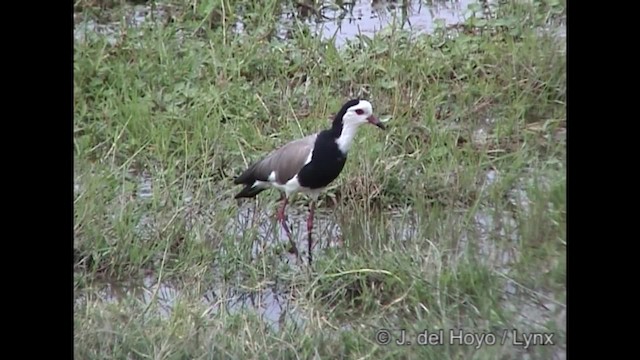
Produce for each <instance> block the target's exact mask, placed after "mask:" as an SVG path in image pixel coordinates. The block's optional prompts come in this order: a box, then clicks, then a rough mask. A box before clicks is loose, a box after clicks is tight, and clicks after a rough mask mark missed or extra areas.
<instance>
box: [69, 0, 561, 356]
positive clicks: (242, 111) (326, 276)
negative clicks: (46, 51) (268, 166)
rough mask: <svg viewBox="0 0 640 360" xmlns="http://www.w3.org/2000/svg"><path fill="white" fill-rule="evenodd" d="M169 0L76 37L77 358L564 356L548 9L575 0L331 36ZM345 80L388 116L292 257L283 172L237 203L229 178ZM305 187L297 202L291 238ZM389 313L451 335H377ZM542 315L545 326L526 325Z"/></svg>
mask: <svg viewBox="0 0 640 360" xmlns="http://www.w3.org/2000/svg"><path fill="white" fill-rule="evenodd" d="M221 4H224V7H223V6H222V5H221ZM310 4H312V3H310ZM169 5H170V6H169ZM169 5H167V3H164V4H160V3H158V4H154V5H153V6H154V7H156V8H158V9H163V10H164V11H165V15H163V16H158V18H157V19H156V21H148V22H145V23H144V24H143V25H142V26H140V27H128V26H127V27H125V26H120V27H119V29H118V31H119V32H118V33H116V35H113V36H111V37H109V36H87V37H86V40H85V41H83V42H80V41H77V42H76V45H75V72H74V84H75V90H74V101H75V117H74V137H75V149H74V152H75V185H76V192H75V201H74V205H75V246H74V247H75V250H76V261H77V263H76V271H75V291H76V304H75V316H74V317H75V355H76V356H77V357H79V358H83V359H98V358H134V359H144V358H155V359H209V358H216V359H217V358H238V359H245V358H251V359H253V358H327V359H333V358H354V359H361V358H372V359H378V358H408V359H414V358H415V359H425V358H426V359H442V358H455V359H466V358H473V359H496V358H498V359H517V358H525V357H528V358H534V359H549V358H563V357H564V352H565V340H564V338H565V331H566V325H565V315H564V313H565V310H566V306H565V305H564V304H565V303H566V285H565V278H566V195H565V189H566V187H565V182H566V176H565V165H566V158H565V151H566V148H565V144H564V140H563V134H564V131H565V130H564V129H565V124H566V110H565V94H566V75H565V65H566V62H565V61H566V60H565V55H564V50H563V47H562V44H560V43H559V42H558V40H557V38H555V37H553V36H551V35H549V34H545V33H541V31H540V30H539V28H540V27H542V26H544V25H545V23H546V22H548V21H550V19H552V18H555V17H556V16H557V15H558V14H559V15H560V16H562V15H563V12H564V3H563V2H558V1H555V2H554V1H543V2H513V3H509V4H506V5H502V6H501V7H499V8H497V9H493V11H492V18H490V19H474V20H470V21H468V22H466V23H465V24H462V25H459V26H456V27H450V28H448V29H444V28H440V29H438V30H436V31H435V32H434V33H432V34H431V35H430V36H426V35H420V34H415V33H414V34H409V33H406V32H403V31H399V30H395V31H385V32H382V33H379V34H377V35H376V36H375V37H374V38H373V39H366V38H361V39H360V38H356V39H352V41H351V42H350V43H348V44H346V45H345V46H344V47H340V48H337V47H336V46H335V45H334V44H333V43H332V42H331V41H323V40H320V39H317V38H314V37H313V36H311V35H310V32H309V31H306V30H304V27H297V26H296V27H293V28H291V31H290V36H289V38H288V39H286V40H280V39H278V38H277V37H275V36H274V34H275V33H277V30H278V21H277V16H278V14H279V12H280V11H281V9H282V7H281V5H287V3H282V2H280V1H275V0H271V1H265V2H244V3H243V2H242V1H241V0H238V1H220V2H218V1H215V2H206V1H205V2H195V1H193V2H184V3H178V2H175V3H172V4H169ZM314 6H316V7H319V6H320V5H319V4H315V5H314ZM76 9H77V11H78V12H79V13H78V14H81V15H80V16H79V18H95V19H98V20H99V21H102V22H104V21H108V20H114V19H119V18H121V16H122V15H123V14H130V11H131V10H130V7H129V6H128V5H126V4H125V5H123V4H122V3H121V2H115V1H114V2H91V1H83V0H80V1H78V2H77V3H76ZM167 9H168V10H167ZM167 14H169V15H167ZM238 15H242V16H243V18H244V19H245V22H246V23H245V33H243V34H236V33H234V32H233V31H232V29H231V27H230V24H232V23H233V18H234V16H238ZM169 19H170V20H171V21H169ZM354 96H364V97H366V98H367V99H369V100H371V101H372V103H373V104H374V111H375V112H376V113H377V114H378V115H379V116H380V117H385V116H391V120H390V121H389V122H388V125H389V130H388V131H386V132H381V131H379V130H378V129H376V128H374V127H364V128H363V129H361V130H360V131H359V133H358V135H357V136H356V140H355V143H354V146H353V147H352V150H351V152H350V154H349V159H348V161H347V165H346V167H345V171H344V172H343V174H342V175H341V176H340V178H339V179H338V180H337V181H336V182H335V184H334V186H332V187H331V188H330V189H329V191H328V193H327V194H326V196H325V197H324V198H322V200H321V202H320V204H319V205H318V210H317V215H318V221H317V225H316V228H315V229H314V231H315V232H316V235H315V238H316V239H317V240H318V241H319V244H318V246H317V247H316V248H315V250H314V262H313V264H312V265H311V266H309V265H307V264H297V263H296V262H293V261H287V260H291V259H289V258H288V255H287V254H286V248H284V245H286V244H287V241H286V240H285V239H284V238H282V236H281V234H280V233H278V230H279V228H278V226H277V224H275V223H274V222H273V218H274V217H273V214H274V212H275V206H276V204H275V202H276V200H277V199H278V194H277V193H275V192H271V193H268V194H267V193H265V194H264V195H265V196H262V197H261V199H260V200H259V201H258V202H257V203H254V202H251V201H243V202H236V201H234V200H233V194H234V193H235V192H236V191H238V188H235V187H233V186H232V183H231V179H232V178H233V177H234V176H236V175H237V174H239V173H240V171H242V170H243V169H244V168H245V167H246V165H247V164H248V163H250V162H252V161H254V160H256V159H257V158H258V157H260V156H261V154H263V153H264V152H266V151H269V150H270V149H272V148H273V147H275V146H278V145H281V144H283V143H284V142H286V141H288V140H290V139H292V138H294V137H297V136H301V135H302V134H307V133H310V132H313V131H317V130H320V129H322V128H325V127H327V126H328V125H329V120H328V117H329V116H331V115H332V114H333V113H334V112H336V111H337V110H338V109H339V107H340V105H341V104H342V103H343V102H344V101H345V100H346V99H348V98H350V97H354ZM305 203H306V199H305V198H304V197H302V196H301V197H299V198H297V199H296V201H295V202H294V204H292V205H291V206H290V208H289V210H290V215H289V216H290V218H291V221H292V224H293V231H294V232H295V233H298V235H299V237H300V241H301V242H304V239H305V236H306V234H305V232H306V227H305V226H304V216H306V207H305ZM278 237H279V238H280V239H279V240H274V239H276V238H278ZM329 243H333V244H338V245H337V246H327V244H329ZM299 249H301V251H302V249H306V244H305V245H303V244H299ZM380 329H388V330H389V331H390V333H389V334H391V339H392V341H393V340H395V339H396V338H397V337H398V336H399V335H400V329H403V330H405V334H406V336H407V338H409V337H410V336H412V337H413V340H415V339H416V336H417V334H420V333H423V332H424V331H425V330H426V331H428V332H430V333H436V334H437V331H438V330H440V329H442V331H443V334H445V337H444V340H443V344H440V345H439V346H436V345H433V346H417V345H415V342H414V344H413V345H411V346H398V345H395V344H393V342H392V343H391V344H388V345H383V344H380V342H379V341H380V340H381V339H382V340H383V338H384V336H385V334H386V333H383V332H380ZM514 329H515V330H516V331H517V332H518V338H517V340H514V338H512V337H507V341H506V342H505V343H501V342H502V340H503V336H504V335H505V334H509V335H511V334H512V333H511V332H508V333H505V331H512V330H514ZM450 331H454V332H456V333H457V332H458V331H465V332H468V333H469V334H485V335H487V334H492V335H488V337H486V338H485V340H489V341H491V340H493V339H494V340H495V341H496V344H494V345H490V344H485V345H483V346H475V345H476V344H477V343H474V344H473V345H474V346H472V345H470V344H467V346H456V345H451V344H450V340H451V338H450V337H449V335H450ZM536 333H547V334H550V333H553V334H554V335H553V338H552V339H553V341H554V343H555V345H553V346H551V345H541V344H534V345H530V346H529V347H525V346H523V345H516V344H514V342H516V341H520V342H524V340H523V339H524V337H523V336H524V335H525V334H536ZM470 336H471V335H469V336H467V337H466V338H465V339H467V340H469V339H471V337H470ZM478 336H480V335H478ZM491 336H495V338H492V337H491ZM377 337H378V341H377V340H376V338H377ZM426 338H427V337H426V336H422V337H421V339H422V340H424V339H426ZM430 339H432V340H433V341H435V342H438V341H436V340H437V338H436V337H431V338H430ZM454 339H455V338H454ZM543 339H544V338H543ZM537 340H541V339H539V338H538V339H537Z"/></svg>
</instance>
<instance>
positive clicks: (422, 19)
mask: <svg viewBox="0 0 640 360" xmlns="http://www.w3.org/2000/svg"><path fill="white" fill-rule="evenodd" d="M472 3H476V2H475V1H470V0H461V1H433V2H432V3H431V4H425V3H424V2H423V1H409V2H407V6H406V7H402V6H399V5H397V3H394V2H389V1H364V0H355V1H354V6H353V8H352V9H350V11H344V10H339V9H330V8H327V9H325V10H324V11H323V15H324V16H326V17H327V18H329V19H327V20H326V21H323V22H314V21H309V20H307V23H308V24H309V26H310V27H311V29H315V30H314V31H315V32H316V34H318V35H320V36H322V37H323V38H331V37H333V36H335V40H336V43H337V44H338V45H342V44H344V43H345V42H346V41H348V40H349V39H355V38H356V37H357V36H358V35H365V36H372V35H374V34H376V33H379V32H381V31H382V32H385V31H387V30H386V29H387V28H388V26H390V25H392V24H393V23H394V22H396V23H401V24H402V28H404V29H410V30H411V31H412V32H414V33H428V32H431V31H433V30H434V29H435V26H436V23H437V22H440V21H442V23H443V24H444V25H453V24H456V23H458V22H460V21H463V20H464V19H465V18H466V17H468V16H470V13H468V12H467V7H468V5H470V4H472ZM132 9H133V10H132V12H131V16H129V17H128V18H127V19H125V20H124V22H126V23H127V24H128V25H129V26H141V25H142V24H144V23H145V22H146V21H149V20H150V19H151V15H152V14H151V12H150V11H149V10H148V9H147V8H145V7H140V6H136V7H132ZM163 16H165V13H164V12H163V11H162V9H161V8H159V9H158V10H157V12H156V13H153V17H154V18H156V19H161V18H162V17H163ZM339 18H342V19H341V20H340V19H339ZM335 19H339V20H340V21H337V20H335ZM287 23H290V22H289V20H287V19H286V16H285V19H283V24H287ZM119 26H120V25H119V24H98V23H97V22H95V21H78V24H77V26H76V29H75V37H76V41H83V40H85V38H86V37H87V36H106V37H107V39H109V41H110V42H112V43H115V42H117V40H118V31H119ZM557 32H558V33H559V36H560V37H563V36H564V34H566V30H564V29H563V28H561V29H560V30H557ZM486 136H487V134H486V133H485V132H484V130H483V129H479V130H478V131H477V132H476V133H474V139H473V140H474V142H477V143H483V142H485V141H486ZM498 176H499V174H498V173H497V172H495V171H490V172H488V173H487V175H486V180H485V182H486V184H487V185H491V183H492V182H494V181H495V179H496V178H497V177H498ZM153 186H154V183H153V179H151V178H150V177H149V176H148V175H144V174H143V175H142V176H140V177H139V183H138V186H137V189H138V190H137V193H136V195H137V197H136V198H137V201H149V200H150V199H152V197H153V194H154V191H153ZM74 189H75V191H76V192H80V191H81V183H80V182H76V183H75V184H74ZM509 199H510V200H511V201H512V202H513V204H514V206H517V207H519V208H525V209H526V207H527V205H528V199H527V195H526V192H525V191H524V190H523V189H521V188H515V189H513V190H512V192H511V193H510V194H509ZM183 200H184V203H185V204H186V205H190V204H191V201H192V195H191V194H189V193H185V194H184V196H183ZM267 205H273V204H268V203H267V202H266V201H262V202H261V203H259V204H255V203H254V202H251V201H248V202H243V203H242V204H240V205H239V207H238V209H237V213H236V215H235V218H234V219H233V220H232V221H231V222H230V223H229V224H226V229H227V232H228V233H232V234H237V241H242V239H243V234H246V233H248V232H249V231H255V232H257V236H256V238H257V241H255V242H254V243H253V245H252V247H251V251H252V255H253V256H254V257H257V256H259V255H260V254H262V253H264V252H265V251H267V249H269V248H271V247H274V246H276V245H277V244H287V243H288V240H287V238H286V235H285V233H284V231H283V229H282V228H281V226H280V225H279V224H277V223H276V222H275V221H274V219H275V212H276V210H277V206H267ZM278 206H279V204H278ZM265 209H268V210H265ZM215 211H216V209H214V208H209V209H205V210H204V214H202V213H198V212H194V213H193V214H191V213H189V210H187V215H188V216H190V217H191V218H190V220H192V221H191V222H192V223H200V224H205V225H204V227H205V228H206V219H205V218H212V217H215ZM307 214H308V209H307V208H306V207H301V206H297V205H289V206H288V208H287V216H288V222H289V225H290V227H291V230H292V231H291V233H292V235H293V237H294V239H295V241H296V243H297V246H298V249H299V250H300V252H301V254H300V255H301V256H302V257H303V258H306V256H305V255H306V249H307V232H306V217H307ZM388 216H389V218H390V219H395V220H397V221H389V224H390V225H389V227H388V228H387V229H386V230H387V235H388V237H389V238H390V240H391V241H396V242H398V241H405V240H408V239H411V238H415V236H416V233H417V232H418V229H417V226H414V225H412V224H414V223H416V222H417V220H416V219H415V218H412V217H411V216H408V215H407V213H402V214H400V213H397V212H396V213H389V214H388ZM473 222H474V223H475V229H474V231H471V232H469V234H462V235H461V241H460V244H459V247H460V248H466V247H468V246H474V249H475V250H476V251H477V253H478V254H480V255H481V256H480V258H482V259H483V261H485V262H486V264H487V265H489V266H490V267H491V268H492V269H494V270H495V271H496V272H498V273H500V274H503V275H504V276H508V272H509V269H510V265H511V263H512V262H514V261H515V260H516V259H517V257H518V253H517V251H516V250H515V249H516V246H515V245H514V246H508V245H507V246H505V245H504V244H497V243H496V242H495V241H494V240H493V239H495V238H496V237H499V238H502V239H504V242H506V243H508V242H512V243H514V244H515V243H516V241H517V233H516V224H515V220H514V219H513V216H512V215H511V214H510V213H508V212H505V213H503V214H494V212H493V211H492V210H491V209H483V208H481V209H479V210H478V211H477V212H476V213H475V215H474V217H473ZM153 227H154V223H153V217H152V216H151V215H148V216H144V217H143V218H142V220H141V221H140V223H139V224H138V227H137V230H138V231H139V232H140V235H141V236H151V235H150V234H152V231H148V230H151V229H153ZM147 231H148V232H147ZM342 234H343V229H341V228H340V225H339V224H338V221H337V219H336V216H335V214H334V213H333V212H332V210H327V209H317V210H316V216H315V221H314V241H316V242H317V244H315V245H316V247H315V249H314V257H316V258H317V257H318V256H321V253H322V249H323V248H327V247H335V246H342V245H343V244H342V243H341V240H342ZM496 234H497V235H496ZM203 239H204V240H207V236H204V235H203ZM285 256H286V257H287V261H288V263H289V264H295V263H296V260H295V258H294V257H293V256H292V255H287V254H285ZM184 293H185V290H184V289H181V288H180V287H179V286H177V285H176V284H171V283H169V282H161V283H160V284H158V283H157V277H156V276H155V275H154V276H148V277H146V278H145V279H144V281H143V283H142V284H137V285H131V286H122V285H115V284H108V285H106V286H105V287H104V288H103V289H102V290H100V291H98V292H96V294H97V295H98V296H99V299H93V300H94V301H95V300H97V301H101V302H109V303H111V302H120V301H125V300H127V299H131V298H136V299H138V300H139V301H141V302H142V303H143V304H150V303H153V304H155V305H156V306H157V309H158V311H159V312H160V314H161V315H162V316H169V315H170V314H171V311H172V308H173V307H174V306H175V303H176V301H178V300H177V299H179V298H180V297H181V296H183V294H184ZM84 300H86V299H84V298H83V297H82V296H80V297H78V299H77V302H78V305H80V304H81V303H83V302H84ZM202 301H203V304H205V306H206V307H207V309H208V310H207V311H208V312H210V313H216V312H219V311H228V312H231V313H237V312H240V311H252V312H255V313H256V314H258V315H259V316H260V317H262V318H263V319H264V321H265V322H266V323H267V324H269V325H271V326H273V327H274V328H276V329H277V328H278V326H279V323H280V321H282V315H283V313H286V314H289V316H290V317H291V319H292V321H295V322H300V319H299V318H298V317H295V316H293V315H291V314H290V313H291V311H288V310H289V309H290V307H291V305H290V303H289V302H288V301H287V299H286V298H285V297H284V295H282V294H280V293H279V292H278V291H276V290H273V289H271V288H266V289H263V290H260V291H242V290H240V289H234V290H229V289H225V290H222V289H221V288H217V287H216V286H214V285H212V286H211V288H210V289H209V290H207V291H206V294H205V295H204V296H202ZM504 306H505V307H506V308H510V309H514V311H516V310H517V311H518V312H519V313H520V314H521V321H522V323H523V326H527V327H528V326H536V325H540V326H542V324H544V323H545V322H547V321H558V322H559V323H563V322H564V318H563V317H564V316H565V315H564V314H565V310H564V305H563V304H559V303H558V302H556V301H554V300H553V299H552V296H551V295H549V294H535V293H532V292H531V291H526V290H525V289H523V287H522V286H521V285H519V284H516V283H515V282H513V281H507V282H506V286H505V289H504Z"/></svg>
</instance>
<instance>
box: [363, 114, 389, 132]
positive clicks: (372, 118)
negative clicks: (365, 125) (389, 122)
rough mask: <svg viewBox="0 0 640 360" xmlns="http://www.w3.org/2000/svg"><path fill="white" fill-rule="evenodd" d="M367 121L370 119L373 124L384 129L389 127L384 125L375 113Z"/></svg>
mask: <svg viewBox="0 0 640 360" xmlns="http://www.w3.org/2000/svg"><path fill="white" fill-rule="evenodd" d="M367 121H369V122H370V123H371V124H373V125H375V126H377V127H379V128H380V129H382V130H385V129H386V128H387V127H386V126H384V124H383V123H382V122H381V121H380V120H379V119H378V118H377V117H375V116H374V115H371V116H369V117H368V118H367Z"/></svg>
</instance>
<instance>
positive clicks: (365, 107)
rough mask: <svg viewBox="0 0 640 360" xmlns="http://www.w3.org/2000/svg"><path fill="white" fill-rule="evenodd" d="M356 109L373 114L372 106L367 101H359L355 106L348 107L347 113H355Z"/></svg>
mask: <svg viewBox="0 0 640 360" xmlns="http://www.w3.org/2000/svg"><path fill="white" fill-rule="evenodd" d="M357 109H362V110H364V112H365V113H369V114H370V113H373V106H372V105H371V103H370V102H368V101H367V100H360V102H359V103H358V104H357V105H354V106H352V107H350V108H349V111H355V110H357Z"/></svg>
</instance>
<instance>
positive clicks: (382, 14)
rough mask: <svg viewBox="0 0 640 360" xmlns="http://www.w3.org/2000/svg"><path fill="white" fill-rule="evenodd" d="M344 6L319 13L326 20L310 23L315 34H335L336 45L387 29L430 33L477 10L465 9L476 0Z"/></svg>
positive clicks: (359, 1)
mask: <svg viewBox="0 0 640 360" xmlns="http://www.w3.org/2000/svg"><path fill="white" fill-rule="evenodd" d="M352 3H353V6H352V7H348V8H333V9H332V8H328V9H327V10H326V11H324V12H323V13H322V15H323V16H324V17H325V18H326V19H331V20H327V21H324V22H319V23H313V22H310V24H311V25H312V26H314V27H315V28H316V34H318V35H320V36H321V37H322V38H324V39H329V38H333V37H335V40H336V45H337V46H340V45H343V44H345V43H346V42H347V41H348V40H352V39H355V38H356V37H358V36H362V35H364V36H367V37H373V35H374V34H376V33H378V32H383V33H384V32H385V31H386V30H387V28H389V27H393V25H394V24H395V25H396V26H395V28H396V29H403V30H409V31H411V33H412V34H424V33H431V32H433V31H434V30H435V29H436V24H438V23H440V24H441V25H444V26H451V25H455V24H458V23H461V22H463V21H464V20H466V19H467V18H468V17H469V16H478V15H481V13H478V12H474V11H471V12H467V11H468V6H469V5H471V4H479V3H478V1H471V0H460V1H433V2H430V4H426V3H425V2H424V1H421V0H412V1H400V2H397V1H386V0H377V1H376V0H374V1H370V0H366V1H365V0H355V1H353V2H352Z"/></svg>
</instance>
